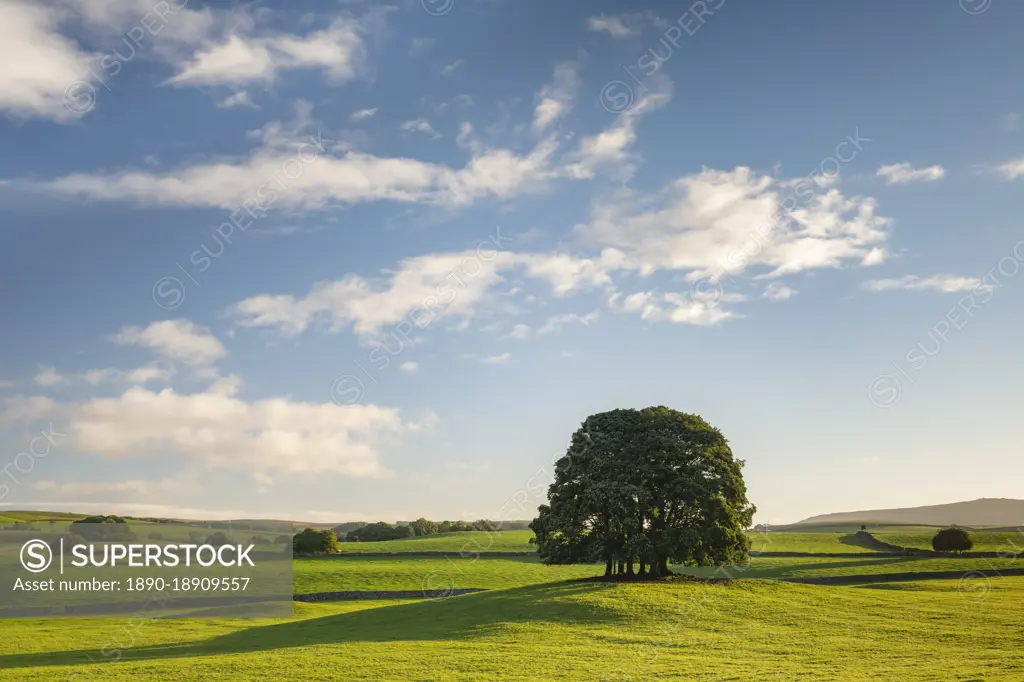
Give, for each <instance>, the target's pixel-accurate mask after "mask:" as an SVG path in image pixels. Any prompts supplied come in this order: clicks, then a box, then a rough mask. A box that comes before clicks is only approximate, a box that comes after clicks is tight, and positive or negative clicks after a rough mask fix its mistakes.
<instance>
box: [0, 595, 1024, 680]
mask: <svg viewBox="0 0 1024 682" xmlns="http://www.w3.org/2000/svg"><path fill="white" fill-rule="evenodd" d="M909 585H910V588H909V589H903V586H904V584H898V585H886V586H885V589H875V588H862V587H823V586H813V585H794V584H786V583H779V582H774V581H738V582H734V583H730V584H727V585H708V584H702V583H686V582H676V583H663V584H619V585H609V584H596V583H585V584H580V583H576V584H544V585H533V586H527V587H518V588H511V589H504V590H495V591H493V592H485V593H480V594H472V595H465V596H460V597H453V598H449V599H439V600H426V601H419V602H349V603H336V604H323V605H319V604H318V605H306V604H302V605H298V607H297V608H296V615H295V617H294V618H292V619H289V620H283V621H264V620H196V621H155V622H150V623H144V624H141V625H138V627H137V629H136V628H135V627H134V624H133V626H132V628H130V629H128V630H126V629H125V623H124V622H123V621H122V622H118V621H115V620H81V621H75V622H74V624H73V626H72V627H69V626H68V625H71V624H70V623H68V622H67V621H63V622H58V621H52V620H50V621H40V620H23V621H17V622H8V623H5V627H4V637H3V640H2V643H0V677H2V678H3V679H5V680H7V679H10V680H66V679H74V680H89V679H96V680H161V681H162V680H168V679H174V680H179V679H183V680H184V679H187V680H218V679H247V680H281V679H287V680H325V679H339V678H340V677H343V678H344V679H369V680H397V679H408V680H437V679H452V680H480V679H518V680H524V679H526V680H541V679H588V680H590V679H592V680H622V679H696V678H698V677H699V678H701V679H716V680H720V679H733V680H735V679H756V680H764V679H786V680H877V679H899V680H925V679H929V680H950V679H960V680H1019V679H1021V677H1022V676H1024V654H1022V653H1020V649H1019V642H1020V640H1021V637H1022V636H1024V623H1022V622H1021V620H1020V618H1019V617H1018V615H1017V611H1018V606H1019V604H1020V603H1021V601H1022V599H1024V580H1022V579H1019V578H1004V579H998V580H995V581H993V584H992V585H991V587H990V588H989V589H988V590H987V591H986V593H985V594H984V595H983V598H980V597H979V596H978V595H976V594H975V595H971V596H968V597H966V598H965V595H964V594H963V593H962V592H960V591H959V590H956V589H950V585H949V582H948V581H941V582H940V583H937V584H934V585H933V584H932V583H930V582H919V583H912V584H909ZM90 659H91V661H95V662H90Z"/></svg>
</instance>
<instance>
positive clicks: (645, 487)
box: [531, 407, 755, 576]
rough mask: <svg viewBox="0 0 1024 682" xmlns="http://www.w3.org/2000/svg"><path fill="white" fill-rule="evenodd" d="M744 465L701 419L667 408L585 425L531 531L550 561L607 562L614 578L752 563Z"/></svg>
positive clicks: (603, 417) (608, 415) (598, 417)
mask: <svg viewBox="0 0 1024 682" xmlns="http://www.w3.org/2000/svg"><path fill="white" fill-rule="evenodd" d="M742 467H743V462H742V461H740V460H737V459H734V458H733V456H732V451H731V450H730V449H729V444H728V442H727V441H726V439H725V437H724V436H723V435H722V433H721V432H720V431H719V430H718V429H716V428H714V427H713V426H711V425H710V424H708V423H707V422H706V421H704V420H703V419H701V418H700V417H699V416H697V415H692V414H684V413H682V412H677V411H675V410H670V409H668V408H666V407H648V408H645V409H643V410H633V409H628V410H613V411H611V412H602V413H600V414H595V415H592V416H590V417H588V418H587V419H586V421H584V422H583V425H582V426H581V427H580V428H579V429H578V430H577V431H576V433H574V434H573V437H572V440H571V442H570V445H569V448H568V451H567V452H566V454H565V456H563V457H562V458H561V459H559V460H558V462H556V463H555V481H554V483H552V485H551V487H550V488H549V490H548V504H546V505H542V506H541V507H540V511H539V514H538V517H537V518H536V519H535V520H534V521H533V523H532V524H531V528H532V529H533V531H534V533H535V534H536V536H537V547H538V552H539V554H540V556H541V558H542V559H543V560H544V561H545V562H546V563H586V562H598V561H600V562H604V564H605V574H606V575H612V574H619V575H622V574H625V575H630V576H631V575H634V564H637V565H638V568H639V574H640V575H654V576H662V575H667V574H668V572H669V571H668V562H669V561H672V562H673V563H677V564H686V565H698V566H709V565H714V564H717V563H722V562H726V561H730V560H741V559H743V558H745V557H746V555H747V551H748V550H749V547H750V543H749V540H748V539H747V537H746V535H745V534H744V532H743V531H744V529H746V528H748V527H749V526H750V523H751V521H752V520H753V516H754V511H755V509H754V506H753V505H751V504H750V503H749V502H748V501H747V495H746V486H745V485H744V482H743V475H742Z"/></svg>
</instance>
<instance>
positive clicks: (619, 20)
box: [587, 14, 644, 40]
mask: <svg viewBox="0 0 1024 682" xmlns="http://www.w3.org/2000/svg"><path fill="white" fill-rule="evenodd" d="M643 17H644V15H643V14H610V15H609V14H602V15H600V16H595V17H588V18H587V28H588V29H590V30H591V31H595V32H597V33H607V34H608V35H610V36H611V37H612V38H615V39H616V40H622V39H624V38H635V37H637V36H639V35H640V31H641V29H642V28H643Z"/></svg>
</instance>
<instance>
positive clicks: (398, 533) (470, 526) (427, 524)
mask: <svg viewBox="0 0 1024 682" xmlns="http://www.w3.org/2000/svg"><path fill="white" fill-rule="evenodd" d="M471 530H486V531H499V530H501V526H500V524H498V523H495V522H494V521H488V520H486V519H480V520H479V521H431V520H429V519H425V518H419V519H416V520H415V521H412V522H410V523H397V524H390V523H387V522H386V521H378V522H377V523H366V524H362V523H355V524H353V523H344V524H342V525H340V526H336V527H335V528H334V534H335V535H336V536H337V537H339V538H343V539H344V541H345V542H385V541H387V540H404V539H406V538H411V537H419V536H423V535H436V534H437V533H456V532H461V531H471Z"/></svg>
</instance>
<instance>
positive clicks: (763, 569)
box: [672, 554, 1024, 578]
mask: <svg viewBox="0 0 1024 682" xmlns="http://www.w3.org/2000/svg"><path fill="white" fill-rule="evenodd" d="M672 568H673V570H674V571H676V572H678V573H685V574H687V575H696V576H702V577H717V578H813V577H824V576H836V575H870V574H879V573H911V572H914V573H918V572H919V573H927V572H929V571H964V572H967V571H976V570H999V569H1002V568H1024V559H974V558H949V559H946V558H942V559H932V558H928V557H912V556H887V555H871V554H867V555H865V556H864V558H863V559H860V558H857V559H852V558H835V559H833V558H828V557H752V558H751V559H750V562H749V564H746V565H737V566H726V567H721V568H687V567H681V566H673V567H672Z"/></svg>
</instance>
